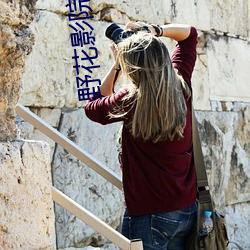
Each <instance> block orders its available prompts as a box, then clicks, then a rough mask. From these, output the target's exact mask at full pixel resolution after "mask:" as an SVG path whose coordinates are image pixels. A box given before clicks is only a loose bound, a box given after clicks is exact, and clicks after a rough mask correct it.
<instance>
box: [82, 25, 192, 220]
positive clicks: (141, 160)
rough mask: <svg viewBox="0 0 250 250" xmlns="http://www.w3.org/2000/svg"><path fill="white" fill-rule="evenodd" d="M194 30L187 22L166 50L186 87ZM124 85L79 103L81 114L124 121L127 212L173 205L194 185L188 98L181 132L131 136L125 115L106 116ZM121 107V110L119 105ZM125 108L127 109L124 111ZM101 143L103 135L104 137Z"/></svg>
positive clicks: (184, 202) (186, 199)
mask: <svg viewBox="0 0 250 250" xmlns="http://www.w3.org/2000/svg"><path fill="white" fill-rule="evenodd" d="M196 45H197V31H196V29H195V28H194V27H191V32H190V35H189V36H188V38H187V39H185V40H183V41H180V42H178V43H177V44H176V46H175V49H174V51H173V54H172V56H171V60H172V64H173V66H174V68H176V69H177V70H178V72H179V73H180V74H181V75H182V77H183V78H184V80H185V81H186V82H187V84H188V85H189V87H190V88H191V76H192V72H193V68H194V65H195V61H196ZM128 91H129V90H127V89H121V90H120V91H118V92H117V93H114V94H112V95H109V96H106V97H102V98H101V99H100V98H98V99H91V100H89V101H88V103H87V104H86V106H85V113H86V115H87V117H88V118H89V119H91V120H93V121H95V122H98V123H101V124H103V125H106V124H109V123H113V122H118V121H124V126H123V130H122V172H123V189H124V196H125V202H126V205H127V209H128V214H129V215H130V216H137V215H144V214H153V213H163V212H169V211H175V210H178V209H181V208H184V207H187V206H189V205H191V204H192V203H193V202H194V201H195V200H196V195H197V186H196V175H195V166H194V159H193V141H192V124H191V123H192V118H191V98H189V99H187V100H186V104H187V110H188V111H187V118H186V127H185V130H184V138H183V139H179V138H177V137H176V138H175V139H174V140H172V141H170V140H165V141H159V142H156V143H153V142H152V141H150V140H148V141H143V140H142V139H141V138H134V137H133V136H132V135H131V133H130V131H129V128H128V126H126V124H127V122H128V120H129V119H132V117H129V114H128V116H127V117H126V116H125V117H123V118H113V117H112V118H110V116H109V114H110V113H112V112H113V113H115V110H117V107H119V106H121V105H122V102H123V101H122V98H123V97H124V96H125V95H126V94H127V93H128ZM125 111H126V110H125ZM129 113H131V112H129ZM104 143H105V141H104Z"/></svg>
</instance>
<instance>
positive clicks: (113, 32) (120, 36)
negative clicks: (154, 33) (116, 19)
mask: <svg viewBox="0 0 250 250" xmlns="http://www.w3.org/2000/svg"><path fill="white" fill-rule="evenodd" d="M138 31H146V32H149V33H150V30H149V29H148V27H147V26H142V27H139V28H136V29H133V30H128V31H125V30H123V29H122V28H121V27H120V26H119V25H117V24H116V23H112V24H111V25H110V26H108V28H107V29H106V32H105V36H106V37H107V38H109V39H110V40H112V41H113V42H114V43H116V44H118V43H120V42H121V41H123V40H124V39H126V38H128V37H130V36H132V35H133V34H136V33H137V32H138Z"/></svg>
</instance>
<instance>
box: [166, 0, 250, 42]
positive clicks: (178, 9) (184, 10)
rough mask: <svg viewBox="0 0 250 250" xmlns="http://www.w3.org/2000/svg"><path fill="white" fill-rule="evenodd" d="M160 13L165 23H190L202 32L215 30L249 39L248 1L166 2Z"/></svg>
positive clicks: (187, 0)
mask: <svg viewBox="0 0 250 250" xmlns="http://www.w3.org/2000/svg"><path fill="white" fill-rule="evenodd" d="M162 11H163V12H164V16H165V22H177V23H190V24H195V26H196V27H197V28H198V29H201V30H204V31H207V30H217V31H221V32H222V34H223V33H224V32H225V33H229V34H233V35H235V36H242V37H245V38H249V26H248V25H247V23H248V20H249V1H241V2H239V1H238V0H212V1H206V0H199V1H197V0H186V1H176V0H175V1H173V0H166V1H164V4H163V9H162ZM229 20H230V21H229Z"/></svg>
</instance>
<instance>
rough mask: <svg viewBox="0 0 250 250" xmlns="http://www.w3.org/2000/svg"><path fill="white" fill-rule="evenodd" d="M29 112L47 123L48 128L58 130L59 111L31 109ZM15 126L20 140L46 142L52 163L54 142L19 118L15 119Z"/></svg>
mask: <svg viewBox="0 0 250 250" xmlns="http://www.w3.org/2000/svg"><path fill="white" fill-rule="evenodd" d="M31 111H32V112H34V114H36V115H37V116H38V117H40V118H41V119H42V120H44V121H45V122H47V123H48V124H49V125H50V126H52V127H53V128H55V129H58V127H59V122H60V117H61V109H49V108H43V109H37V108H32V109H31ZM16 124H17V126H18V128H19V133H20V135H19V136H20V137H21V138H25V139H27V140H29V139H33V140H37V141H46V142H47V143H48V144H49V145H50V156H51V157H50V158H51V161H52V159H53V154H54V149H55V142H54V141H53V140H52V139H50V138H49V137H47V136H46V135H44V134H43V133H42V132H40V131H39V130H38V129H36V128H34V126H33V125H31V124H30V123H28V122H26V121H24V120H23V119H22V118H21V117H19V116H17V117H16Z"/></svg>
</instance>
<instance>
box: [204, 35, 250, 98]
mask: <svg viewBox="0 0 250 250" xmlns="http://www.w3.org/2000/svg"><path fill="white" fill-rule="evenodd" d="M207 41H208V49H207V64H208V68H207V70H208V74H209V82H210V84H209V85H210V99H211V100H219V101H241V102H249V101H250V89H249V87H248V84H246V83H247V82H248V81H249V75H248V70H249V65H250V45H249V43H248V42H246V41H243V40H239V39H235V38H229V37H224V36H216V35H211V37H210V38H209V39H208V40H207Z"/></svg>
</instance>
